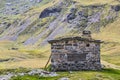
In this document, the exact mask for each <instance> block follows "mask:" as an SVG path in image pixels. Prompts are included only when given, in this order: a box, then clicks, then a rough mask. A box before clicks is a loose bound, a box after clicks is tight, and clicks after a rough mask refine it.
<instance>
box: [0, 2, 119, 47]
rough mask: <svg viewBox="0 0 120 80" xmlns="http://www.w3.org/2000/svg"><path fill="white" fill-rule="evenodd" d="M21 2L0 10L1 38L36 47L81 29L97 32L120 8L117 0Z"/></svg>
mask: <svg viewBox="0 0 120 80" xmlns="http://www.w3.org/2000/svg"><path fill="white" fill-rule="evenodd" d="M23 1H24V0H13V2H12V3H10V2H9V1H8V2H7V3H5V7H4V8H2V9H1V15H2V16H1V17H0V18H1V19H0V20H1V24H0V40H12V41H17V42H18V43H20V44H23V45H36V46H39V45H46V44H47V40H49V39H54V38H56V37H60V36H62V35H64V36H73V35H79V34H80V33H81V31H83V30H91V31H92V32H93V33H94V32H95V33H99V32H100V29H101V27H106V26H107V25H108V24H110V23H112V22H114V21H116V20H117V19H118V17H119V11H120V5H119V1H116V0H115V1H114V0H113V1H112V2H111V3H112V4H110V3H109V4H108V3H101V4H97V3H94V1H93V4H90V5H87V4H86V5H84V4H81V2H79V1H75V0H62V1H58V0H57V1H54V0H51V1H48V2H47V0H46V1H42V0H39V1H34V0H26V2H23ZM17 3H19V4H17ZM43 4H44V5H43ZM49 4H52V5H49ZM16 6H17V7H16Z"/></svg>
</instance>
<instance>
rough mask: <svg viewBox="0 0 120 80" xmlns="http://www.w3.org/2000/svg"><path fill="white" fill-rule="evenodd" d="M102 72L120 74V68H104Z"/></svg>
mask: <svg viewBox="0 0 120 80" xmlns="http://www.w3.org/2000/svg"><path fill="white" fill-rule="evenodd" d="M101 72H103V73H108V74H118V75H120V70H117V69H110V68H109V69H103V70H102V71H101Z"/></svg>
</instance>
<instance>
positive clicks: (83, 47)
mask: <svg viewBox="0 0 120 80" xmlns="http://www.w3.org/2000/svg"><path fill="white" fill-rule="evenodd" d="M90 34H91V32H89V31H83V35H82V37H69V38H62V39H56V40H50V41H48V42H49V43H50V44H51V69H52V71H63V70H70V71H71V70H100V69H101V63H100V43H101V41H100V40H94V39H92V38H91V35H90Z"/></svg>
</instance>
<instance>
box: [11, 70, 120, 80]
mask: <svg viewBox="0 0 120 80" xmlns="http://www.w3.org/2000/svg"><path fill="white" fill-rule="evenodd" d="M57 74H58V76H56V77H40V76H39V75H35V76H29V75H25V76H17V77H13V78H12V79H11V80H58V79H60V78H63V77H67V78H70V80H119V79H120V76H119V75H120V70H116V69H103V70H102V71H73V72H72V73H69V72H57Z"/></svg>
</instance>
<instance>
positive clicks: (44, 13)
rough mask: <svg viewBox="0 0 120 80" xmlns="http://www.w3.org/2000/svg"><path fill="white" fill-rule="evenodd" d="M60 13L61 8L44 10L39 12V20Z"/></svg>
mask: <svg viewBox="0 0 120 80" xmlns="http://www.w3.org/2000/svg"><path fill="white" fill-rule="evenodd" d="M60 12H61V8H46V9H44V10H43V11H42V12H41V14H40V16H39V18H45V17H49V16H50V15H51V14H56V13H60Z"/></svg>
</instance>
